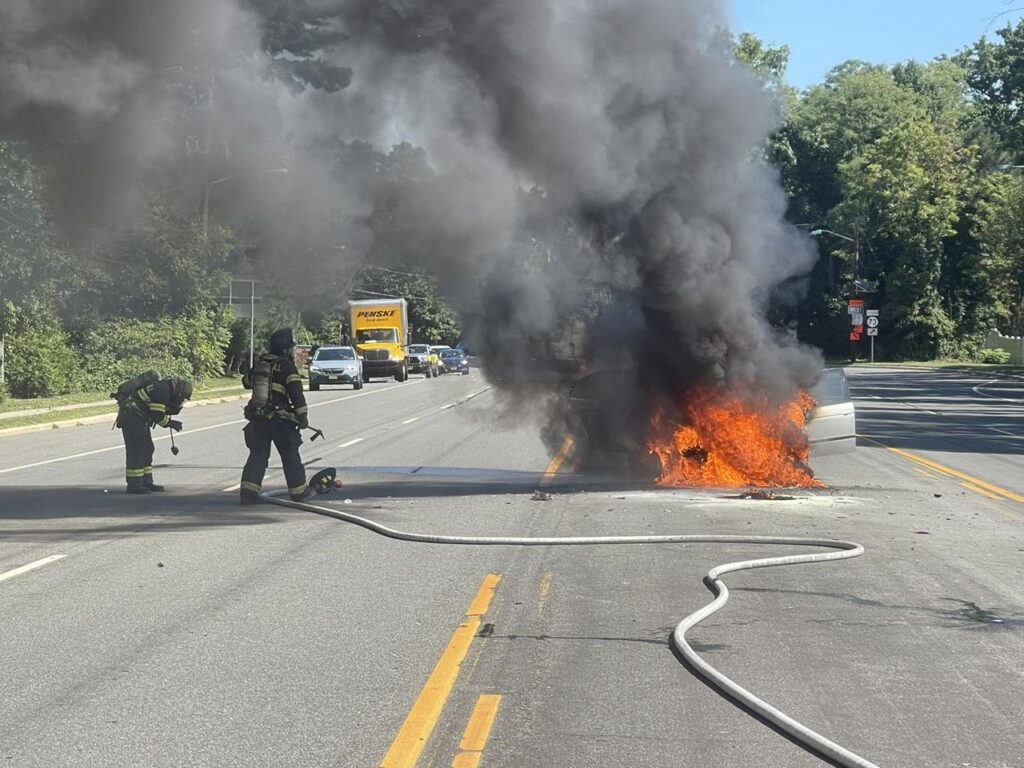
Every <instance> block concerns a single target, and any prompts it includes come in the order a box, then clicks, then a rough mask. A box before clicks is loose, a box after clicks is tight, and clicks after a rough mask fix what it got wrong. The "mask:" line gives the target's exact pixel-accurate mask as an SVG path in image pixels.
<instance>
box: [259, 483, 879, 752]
mask: <svg viewBox="0 0 1024 768" xmlns="http://www.w3.org/2000/svg"><path fill="white" fill-rule="evenodd" d="M263 498H264V499H265V500H266V501H269V502H271V503H273V504H277V505H279V506H282V507H292V508H294V509H301V510H304V511H306V512H313V513H314V514H317V515H324V516H325V517H333V518H335V519H336V520H342V521H344V522H346V523H353V524H355V525H359V526H362V527H363V528H367V529H369V530H371V531H373V532H374V533H379V534H381V535H382V536H387V537H389V538H392V539H399V540H401V541H416V542H420V543H425V544H472V545H503V546H517V547H552V546H569V545H596V544H771V545H777V546H781V545H785V546H794V547H824V548H826V549H832V550H837V551H834V552H818V553H815V554H811V555H787V556H784V557H766V558H762V559H759V560H739V561H736V562H734V563H725V564H724V565H719V566H717V567H715V568H712V569H711V570H710V571H708V574H707V577H706V578H705V581H706V583H707V584H708V586H709V588H710V589H711V591H712V592H713V593H714V594H715V599H714V600H713V601H712V602H710V603H708V604H707V605H705V606H704V607H703V608H701V609H700V610H698V611H695V612H694V613H691V614H690V615H689V616H687V617H686V618H684V619H683V620H682V621H680V622H679V624H677V625H676V628H675V630H674V631H673V633H672V642H673V643H674V644H675V646H676V648H677V650H678V651H679V653H680V654H682V656H683V658H684V659H685V660H686V661H687V663H689V664H690V666H691V667H692V668H693V669H694V670H695V671H696V672H697V673H698V674H699V675H700V676H701V677H703V678H704V679H705V680H706V681H707V682H709V683H711V684H712V685H714V686H715V687H716V688H718V689H719V690H721V691H722V692H724V693H726V694H728V695H729V696H731V697H732V698H733V699H735V700H736V701H738V702H739V703H741V704H742V705H744V706H746V707H748V708H749V709H750V710H752V711H753V712H756V713H757V714H758V715H760V716H761V717H763V718H764V719H765V720H768V721H769V722H771V723H772V724H774V725H775V726H776V727H778V728H779V729H780V730H782V731H784V732H785V733H787V734H789V735H790V736H792V737H793V739H795V740H796V741H798V742H800V743H801V744H803V745H805V746H806V747H808V748H809V749H811V750H812V751H814V752H816V753H818V754H819V755H821V756H824V757H827V758H828V759H830V760H831V761H833V762H834V763H835V764H836V765H841V766H844V768H846V767H850V768H878V766H877V765H875V763H872V762H871V761H869V760H866V759H865V758H863V757H861V756H860V755H857V754H854V753H853V752H851V751H850V750H848V749H846V748H844V747H842V746H840V745H839V744H836V743H835V742H834V741H831V740H829V739H827V738H825V737H824V736H822V735H821V734H820V733H816V732H815V731H812V730H811V729H810V728H808V727H807V726H805V725H803V724H802V723H799V722H797V721H796V720H794V719H793V718H791V717H790V716H789V715H787V714H786V713H785V712H782V711H781V710H778V709H776V708H775V707H773V706H772V705H771V704H768V703H767V702H766V701H763V700H762V699H760V698H758V697H757V696H755V695H754V694H753V693H751V692H750V691H748V690H746V689H745V688H743V687H742V686H740V685H738V684H737V683H735V682H733V681H732V680H730V679H729V678H728V677H726V676H725V675H723V674H722V673H721V672H719V671H718V670H717V669H715V668H714V667H713V666H711V665H710V664H708V663H707V662H706V661H705V660H704V659H703V658H702V657H701V656H700V654H698V653H697V652H696V651H694V650H693V648H692V647H691V646H690V644H689V643H688V642H687V641H686V633H687V631H688V630H690V629H691V628H693V627H695V626H696V625H697V624H699V623H700V622H702V621H704V619H706V618H708V617H709V616H711V615H712V614H714V613H715V612H717V611H718V610H719V609H720V608H722V607H723V606H724V605H725V604H726V602H728V600H729V590H728V589H727V588H726V586H725V584H724V583H723V582H722V581H721V579H720V578H719V577H720V576H721V575H723V574H726V573H734V572H736V571H745V570H749V569H751V568H768V567H771V566H774V565H798V564H800V563H820V562H824V561H826V560H846V559H847V558H851V557H859V556H860V555H861V554H863V553H864V547H862V546H861V545H860V544H857V543H855V542H852V541H837V540H834V539H805V538H791V537H785V536H729V535H709V534H680V535H669V536H566V537H537V538H522V537H518V536H441V535H436V534H430V533H413V532H410V531H399V530H396V529H394V528H388V527H387V526H384V525H381V524H380V523H376V522H374V521H373V520H369V519H367V518H365V517H360V516H359V515H353V514H350V513H347V512H340V511H338V510H335V509H331V508H329V507H321V506H318V505H316V504H309V503H306V502H301V501H292V500H291V499H288V498H281V497H278V496H276V495H274V494H271V493H265V494H263Z"/></svg>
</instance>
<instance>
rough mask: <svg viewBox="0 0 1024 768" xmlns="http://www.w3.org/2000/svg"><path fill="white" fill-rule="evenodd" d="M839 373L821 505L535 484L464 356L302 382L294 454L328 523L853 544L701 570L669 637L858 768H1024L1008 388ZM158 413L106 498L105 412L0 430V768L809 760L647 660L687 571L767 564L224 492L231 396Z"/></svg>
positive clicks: (1019, 392) (108, 449) (812, 494)
mask: <svg viewBox="0 0 1024 768" xmlns="http://www.w3.org/2000/svg"><path fill="white" fill-rule="evenodd" d="M851 385H852V388H853V390H854V394H855V397H856V399H857V405H858V420H859V424H858V427H859V429H858V431H859V432H860V433H861V434H862V435H864V437H863V438H862V440H861V443H862V444H861V446H860V447H859V448H858V450H857V451H856V452H855V453H853V454H848V455H844V456H834V457H828V458H824V459H821V460H820V461H817V462H815V463H814V466H815V470H816V471H817V473H818V476H819V478H821V479H822V480H824V481H825V482H826V483H827V484H828V485H829V488H828V489H827V490H822V491H808V492H804V491H800V492H794V493H792V494H789V495H790V496H791V497H792V498H789V499H782V500H774V501H757V500H751V499H741V498H737V496H738V494H735V493H726V492H718V491H699V490H688V489H687V490H663V489H657V488H647V487H636V486H635V485H632V484H630V483H628V482H624V481H622V480H619V479H616V478H613V477H607V476H603V477H597V476H583V475H577V474H574V473H573V472H572V471H571V470H570V469H569V468H568V467H566V466H564V465H563V466H561V467H556V464H557V462H552V460H551V458H552V457H551V456H550V455H549V454H548V452H547V451H546V450H545V448H544V446H543V445H542V443H541V441H540V439H539V438H538V433H537V428H536V424H535V423H533V421H532V420H531V419H530V418H528V417H527V416H525V415H523V414H503V413H502V411H501V408H500V404H499V402H498V400H497V398H496V397H495V395H494V393H493V391H491V390H489V389H488V388H487V384H486V382H485V381H484V380H483V379H482V377H481V376H480V374H479V372H477V371H474V372H473V374H472V375H470V376H461V377H453V376H447V377H442V378H440V379H437V380H429V381H428V380H424V379H421V378H419V377H416V378H414V379H412V380H410V381H409V382H406V383H404V384H400V385H397V384H394V383H390V384H385V383H372V384H368V385H367V386H366V388H364V389H363V390H362V391H361V392H358V393H357V392H352V391H350V390H348V389H344V390H342V389H328V390H323V391H320V392H317V393H310V402H311V403H312V404H313V406H314V407H313V408H312V409H311V414H310V418H311V421H312V422H313V423H315V424H317V425H318V426H320V427H322V428H323V429H324V431H325V432H326V433H327V437H328V440H327V441H326V442H325V443H321V442H320V441H317V442H316V443H312V444H307V445H305V446H304V447H303V455H304V457H305V458H306V459H307V460H309V463H310V464H311V465H312V466H315V467H320V466H327V465H337V466H338V467H339V470H340V476H341V477H342V478H343V480H344V481H345V483H346V485H345V487H344V488H343V489H342V490H341V491H340V492H338V493H335V494H331V495H328V496H323V497H319V499H320V500H321V501H324V503H325V504H326V505H328V506H329V507H331V508H334V509H337V510H340V511H343V512H349V513H353V514H357V515H361V516H365V517H366V518H369V519H372V520H374V521H377V522H379V523H381V524H383V525H386V526H390V527H393V528H396V529H401V530H409V531H416V532H422V533H435V534H454V535H463V536H593V535H604V534H640V535H651V534H682V533H722V534H742V535H754V534H761V535H774V536H782V535H789V536H814V537H827V538H838V539H849V540H854V541H857V542H860V543H861V544H863V545H864V546H865V547H866V550H867V552H866V554H865V555H864V556H862V557H860V558H858V559H855V560H847V561H843V562H839V563H825V564H818V565H802V566H799V567H792V568H772V569H760V570H758V571H755V572H747V573H742V574H735V575H732V576H729V577H726V581H727V583H728V584H729V586H730V590H731V592H732V600H731V601H730V603H729V605H728V606H727V607H726V608H725V610H724V611H723V612H721V613H719V614H717V615H716V616H714V617H712V618H711V619H709V620H708V621H707V622H705V623H704V624H702V625H701V626H700V627H698V628H696V629H695V630H693V632H692V633H691V641H692V642H693V643H694V646H695V647H696V649H697V650H698V651H699V652H701V653H702V654H703V655H704V657H705V658H706V659H707V660H708V661H709V662H711V663H712V664H715V665H716V666H718V667H719V668H721V669H722V671H723V672H725V673H726V674H728V675H730V676H731V677H732V678H733V679H734V680H736V681H737V682H739V683H740V684H742V685H744V686H745V687H747V688H748V689H750V690H752V691H753V692H754V693H756V694H758V695H759V696H761V697H762V698H764V699H766V700H767V701H769V702H770V703H772V704H774V705H776V706H778V707H780V708H781V709H782V710H784V711H786V712H787V713H789V714H790V715H791V716H793V717H795V718H797V719H798V720H800V721H802V722H804V723H805V724H806V725H807V726H809V727H811V728H813V729H815V730H817V731H819V732H821V733H822V734H824V735H826V736H827V737H829V738H831V739H833V740H835V741H837V742H838V743H840V744H842V745H843V746H844V747H846V748H848V749H851V750H853V751H854V752H857V753H859V754H861V755H863V756H864V757H865V758H867V759H869V760H871V761H872V762H874V763H876V764H877V765H880V766H957V767H961V766H972V767H974V768H982V767H984V768H997V767H998V768H1005V767H1006V766H1024V728H1022V727H1021V712H1022V711H1024V662H1022V659H1024V597H1022V591H1021V584H1022V580H1024V579H1022V577H1024V534H1022V530H1024V529H1022V525H1024V381H1020V380H989V379H970V378H965V377H963V376H961V375H956V374H949V373H937V372H921V371H900V370H895V369H892V370H879V369H872V370H870V371H866V370H859V369H857V370H853V371H852V372H851ZM184 421H185V427H186V428H185V431H184V432H183V433H181V434H180V435H179V436H178V437H177V438H176V442H177V444H178V446H179V447H180V449H181V453H180V455H179V456H177V457H173V456H171V454H170V451H169V447H170V442H169V441H168V440H167V439H166V438H163V439H160V440H159V441H158V442H157V446H158V447H157V456H156V458H155V465H156V470H155V474H156V479H157V482H162V483H165V484H166V485H167V486H168V487H169V489H170V490H169V492H168V493H165V494H160V495H153V496H149V497H135V496H127V495H125V494H124V493H123V485H124V482H123V449H122V446H121V442H120V435H119V434H118V433H117V432H111V431H110V429H109V426H106V425H94V426H86V427H77V428H73V429H65V430H55V431H52V432H40V433H34V434H28V435H19V436H11V437H4V438H0V661H2V666H3V671H4V673H3V675H2V676H0V761H3V765H10V766H112V767H120V766H125V767H127V766H140V765H145V766H283V765H287V766H376V765H380V764H382V762H384V763H385V764H387V765H388V766H409V767H411V766H413V765H415V766H420V767H421V768H422V767H424V766H456V768H464V766H473V765H477V764H479V765H481V766H487V767H488V768H507V767H511V766H516V767H517V768H518V767H520V766H521V767H523V768H525V767H527V766H530V767H534V766H536V767H539V768H547V767H548V766H551V767H555V766H557V767H558V768H575V767H578V768H591V767H594V766H629V767H630V768H636V767H638V766H664V765H680V766H695V767H697V766H699V767H700V768H726V767H727V766H728V768H737V767H741V766H758V767H765V768H772V767H776V766H777V767H778V768H794V767H795V768H800V767H801V766H819V765H823V764H825V763H823V761H822V760H821V759H820V758H818V757H816V756H814V755H812V754H810V753H808V752H807V751H805V750H804V749H802V748H801V747H799V746H797V745H795V744H793V743H792V742H790V741H789V740H788V739H787V738H785V737H784V736H782V735H780V734H779V733H777V732H775V731H774V730H773V729H772V728H770V727H767V726H766V725H764V724H763V723H762V722H760V721H759V720H757V719H756V718H754V717H752V716H751V715H750V714H748V713H747V712H745V711H744V710H743V709H741V708H739V707H737V706H736V705H734V704H733V703H731V702H730V701H729V700H727V699H725V698H723V697H722V696H720V695H719V694H717V693H716V692H715V691H714V690H712V689H711V688H709V687H707V686H706V685H705V684H703V683H702V682H701V681H700V680H699V679H698V678H697V677H695V676H694V674H693V673H692V672H691V671H689V670H688V669H687V667H686V666H684V665H683V664H682V663H681V662H680V661H679V660H678V659H677V658H676V656H675V655H674V654H673V652H672V650H671V646H670V635H671V632H672V629H673V627H674V626H675V624H676V623H677V622H678V621H679V620H680V619H681V618H682V617H683V616H684V615H686V614H688V613H690V612H691V611H693V610H695V609H697V608H698V607H700V606H701V605H703V604H705V603H706V602H708V600H709V599H710V596H709V594H708V592H707V591H706V589H705V588H704V587H703V585H702V583H701V580H702V578H703V575H704V573H705V572H706V571H707V570H708V569H710V568H711V567H713V566H715V565H717V564H720V563H723V562H727V561H729V560H737V559H746V558H748V557H757V556H771V555H776V554H785V553H787V552H785V551H782V552H780V551H779V549H778V548H776V549H767V548H765V547H755V546H737V545H731V546H726V545H685V546H684V545H664V544H658V545H639V546H638V545H630V546H626V545H616V546H602V547H593V546H572V547H566V546H544V547H517V546H455V545H438V544H417V543H409V542H402V541H396V540H394V539H391V538H386V537H384V536H381V535H379V534H376V533H373V532H371V531H369V530H367V529H365V528H360V527H357V526H354V525H352V524H349V523H344V522H340V521H338V520H335V519H332V518H329V517H324V516H319V515H315V514H311V513H309V512H302V511H297V510H291V509H285V508H281V507H278V506H273V505H269V504H266V505H261V506H258V507H240V506H238V503H237V490H234V488H233V486H235V484H236V483H237V482H238V480H239V473H240V467H241V464H242V462H243V461H244V458H245V449H244V446H243V443H242V435H241V431H240V430H241V427H242V422H241V412H240V404H239V403H228V404H220V405H209V406H204V407H202V408H195V409H189V410H187V411H186V412H185V416H184ZM273 463H274V464H276V463H277V462H276V461H274V462H273ZM556 469H558V471H557V474H556V473H555V470H556ZM281 484H282V477H281V474H280V472H279V471H274V470H272V471H271V473H270V474H269V475H268V480H267V486H268V487H271V486H275V485H276V486H280V485H281ZM542 487H543V488H544V489H545V490H546V491H548V492H550V493H551V498H550V500H546V501H541V500H534V494H535V491H537V490H538V489H539V488H542ZM226 489H231V490H226ZM49 558H55V559H52V560H51V559H49ZM28 565H34V566H35V567H33V568H32V569H30V570H25V571H21V572H19V571H18V570H16V569H19V568H22V567H24V566H28Z"/></svg>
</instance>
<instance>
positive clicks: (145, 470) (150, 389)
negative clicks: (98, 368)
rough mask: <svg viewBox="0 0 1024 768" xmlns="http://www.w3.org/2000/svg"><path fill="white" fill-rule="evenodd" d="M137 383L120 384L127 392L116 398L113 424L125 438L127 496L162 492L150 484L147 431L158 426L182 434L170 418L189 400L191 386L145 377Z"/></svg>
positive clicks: (150, 439)
mask: <svg viewBox="0 0 1024 768" xmlns="http://www.w3.org/2000/svg"><path fill="white" fill-rule="evenodd" d="M143 376H145V374H144V375H143ZM155 377H156V375H155V374H154V375H153V378H155ZM132 381H136V380H132ZM137 381H138V382H140V383H141V386H139V387H133V386H132V382H131V381H129V382H126V383H125V384H123V385H122V387H123V388H126V389H127V391H126V392H125V393H124V396H123V397H119V398H118V410H117V422H116V424H117V426H118V427H120V428H121V435H122V436H123V437H124V459H125V461H124V463H125V471H124V475H125V483H126V484H127V488H126V490H127V491H128V493H153V492H154V491H162V490H164V487H163V486H162V485H157V484H156V483H154V482H153V436H152V435H151V434H150V430H151V429H152V428H153V427H154V426H157V425H159V426H161V427H167V428H168V429H170V430H172V431H174V432H180V431H181V422H180V421H178V420H177V419H172V418H171V417H172V416H177V415H178V414H179V413H181V409H182V406H184V405H185V401H186V400H188V399H189V398H190V397H192V385H191V384H189V383H188V382H187V381H185V380H184V379H158V380H156V381H151V382H150V383H145V381H146V379H145V378H139V379H138V380H137Z"/></svg>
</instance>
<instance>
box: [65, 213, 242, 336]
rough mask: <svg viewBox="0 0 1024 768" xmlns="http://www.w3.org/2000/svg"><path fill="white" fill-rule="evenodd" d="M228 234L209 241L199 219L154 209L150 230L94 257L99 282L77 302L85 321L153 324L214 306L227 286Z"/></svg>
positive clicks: (146, 225)
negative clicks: (148, 321) (155, 320)
mask: <svg viewBox="0 0 1024 768" xmlns="http://www.w3.org/2000/svg"><path fill="white" fill-rule="evenodd" d="M224 234H225V233H224V230H221V229H219V228H218V229H216V230H214V231H211V232H210V235H209V237H207V236H206V235H205V234H204V232H203V226H202V222H201V221H199V220H198V219H195V218H192V217H189V216H184V215H182V214H180V213H177V212H175V211H173V210H171V209H168V208H161V207H156V208H153V209H151V210H150V212H149V216H148V218H147V220H146V221H145V222H144V224H142V225H141V226H138V227H136V228H134V229H132V230H130V231H128V232H126V233H124V235H122V237H121V238H120V239H118V240H117V241H116V242H115V243H113V244H112V245H111V246H109V247H108V248H106V249H104V250H103V251H101V252H99V253H97V254H94V256H93V263H94V264H95V265H96V267H97V269H98V270H99V276H98V277H97V279H96V280H95V281H94V282H93V283H92V285H90V286H87V287H85V288H84V289H83V291H82V292H81V293H80V294H79V296H78V297H77V299H78V300H77V302H76V304H77V306H78V307H79V309H78V317H79V319H80V320H81V319H84V318H83V315H85V314H86V313H87V314H88V315H89V320H95V319H106V318H121V317H138V318H153V317H159V316H162V315H179V314H182V313H184V312H186V311H188V310H189V309H190V308H191V307H192V306H194V305H196V304H199V303H207V304H208V305H209V306H212V304H213V303H214V300H215V299H216V298H217V297H218V296H220V294H221V293H223V291H224V285H225V283H226V281H227V274H226V272H225V268H226V265H227V260H228V257H229V255H230V252H231V247H232V243H231V242H230V241H229V240H227V239H226V238H225V237H224ZM78 324H80V325H82V324H84V323H78Z"/></svg>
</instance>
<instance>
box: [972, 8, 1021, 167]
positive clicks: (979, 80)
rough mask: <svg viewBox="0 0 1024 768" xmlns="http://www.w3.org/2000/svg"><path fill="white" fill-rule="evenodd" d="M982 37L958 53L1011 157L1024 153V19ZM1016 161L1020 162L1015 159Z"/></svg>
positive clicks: (987, 117)
mask: <svg viewBox="0 0 1024 768" xmlns="http://www.w3.org/2000/svg"><path fill="white" fill-rule="evenodd" d="M996 34H997V35H998V36H999V38H1000V42H993V41H990V40H987V39H985V38H982V39H981V40H979V41H978V42H977V43H975V44H974V45H972V46H969V47H968V48H966V49H965V50H964V51H962V52H961V53H960V54H958V55H957V57H956V61H957V63H958V64H960V65H961V66H962V67H963V68H964V69H965V70H966V72H967V83H968V85H969V87H970V90H971V95H972V97H973V101H974V103H975V104H976V105H977V107H978V109H979V110H981V112H982V114H983V116H984V120H985V123H986V125H987V126H988V127H989V129H990V130H991V131H992V132H993V134H994V135H995V136H997V137H998V140H999V142H1000V144H1001V146H1002V149H1003V150H1004V151H1005V152H1006V153H1007V154H1008V156H1009V157H1011V158H1013V157H1016V158H1019V157H1020V156H1021V155H1022V154H1024V21H1020V22H1018V23H1017V26H1011V25H1009V24H1008V25H1007V26H1005V27H1004V28H1003V29H1000V30H998V31H997V32H996ZM1013 162H1020V161H1019V160H1013Z"/></svg>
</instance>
